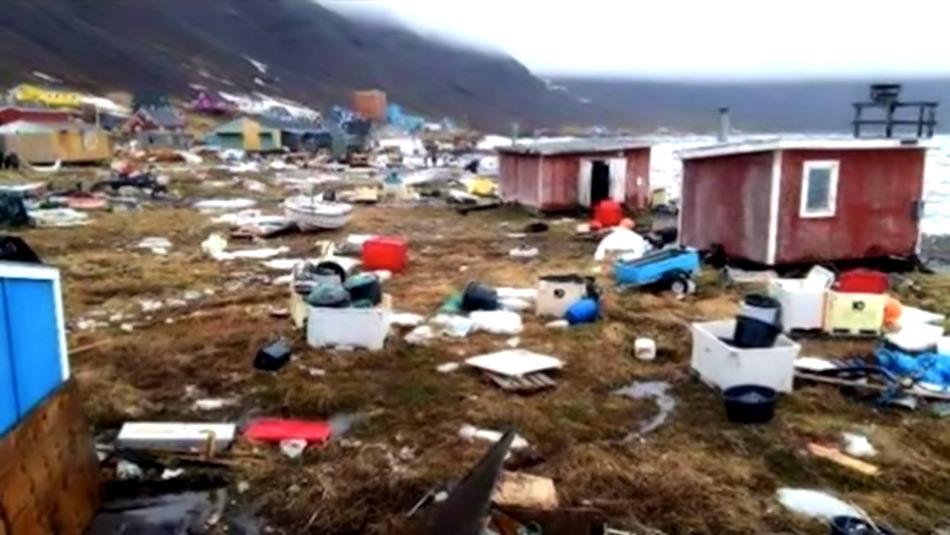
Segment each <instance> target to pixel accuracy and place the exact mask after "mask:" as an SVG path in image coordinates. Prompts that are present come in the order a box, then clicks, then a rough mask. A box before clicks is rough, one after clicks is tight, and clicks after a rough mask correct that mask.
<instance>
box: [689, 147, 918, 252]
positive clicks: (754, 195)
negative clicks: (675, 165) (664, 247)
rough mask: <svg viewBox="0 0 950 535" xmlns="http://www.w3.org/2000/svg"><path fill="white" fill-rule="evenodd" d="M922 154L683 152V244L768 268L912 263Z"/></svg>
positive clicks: (911, 150)
mask: <svg viewBox="0 0 950 535" xmlns="http://www.w3.org/2000/svg"><path fill="white" fill-rule="evenodd" d="M925 153H926V148H925V147H924V146H922V145H918V144H917V143H916V142H915V141H901V140H896V139H880V140H870V139H838V140H770V141H759V142H747V143H730V144H722V145H715V146H711V147H702V148H697V149H691V150H686V151H683V152H681V153H680V156H681V157H682V159H683V187H682V199H681V212H680V240H681V242H682V243H683V244H684V245H688V246H691V247H696V248H698V249H702V250H709V249H712V248H713V247H715V246H717V245H718V246H722V248H723V250H724V252H725V253H726V254H727V255H728V256H730V257H734V258H741V259H745V260H750V261H753V262H757V263H760V264H765V265H777V264H795V263H812V262H826V261H834V260H849V259H860V258H875V257H884V256H891V255H899V256H909V255H913V254H914V253H915V252H916V247H917V240H918V234H919V219H920V212H921V209H922V204H921V198H922V195H923V185H924V157H925Z"/></svg>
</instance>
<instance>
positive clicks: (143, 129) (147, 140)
mask: <svg viewBox="0 0 950 535" xmlns="http://www.w3.org/2000/svg"><path fill="white" fill-rule="evenodd" d="M123 130H124V131H125V132H126V133H128V134H130V135H131V136H132V137H133V139H135V141H137V142H138V144H139V146H140V147H142V148H144V149H155V148H166V149H184V148H187V147H188V144H189V138H188V135H187V134H186V133H185V119H184V117H182V116H181V114H180V113H178V111H177V110H175V109H174V108H172V107H171V106H164V107H158V108H139V110H138V111H136V112H135V114H134V115H132V117H130V118H129V120H128V121H126V123H125V125H124V126H123Z"/></svg>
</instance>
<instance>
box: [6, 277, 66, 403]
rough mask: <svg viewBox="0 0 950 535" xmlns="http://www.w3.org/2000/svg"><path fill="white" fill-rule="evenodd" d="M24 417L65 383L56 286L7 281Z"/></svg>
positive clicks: (19, 400)
mask: <svg viewBox="0 0 950 535" xmlns="http://www.w3.org/2000/svg"><path fill="white" fill-rule="evenodd" d="M3 293H4V298H5V300H6V307H7V312H8V314H7V325H8V326H9V328H10V348H11V352H12V355H13V358H12V360H13V377H14V381H15V383H16V396H17V405H18V406H19V411H20V416H21V417H22V416H24V415H26V414H27V413H29V412H30V410H32V409H33V408H34V407H35V406H36V405H38V404H39V403H40V402H41V401H43V399H44V398H46V396H48V395H49V394H51V393H52V392H53V391H54V390H56V388H57V387H59V385H60V383H62V381H63V379H62V378H63V370H62V365H61V363H60V359H59V325H58V323H57V321H56V296H55V295H54V291H53V282H52V281H47V280H32V279H6V280H5V281H4V285H3Z"/></svg>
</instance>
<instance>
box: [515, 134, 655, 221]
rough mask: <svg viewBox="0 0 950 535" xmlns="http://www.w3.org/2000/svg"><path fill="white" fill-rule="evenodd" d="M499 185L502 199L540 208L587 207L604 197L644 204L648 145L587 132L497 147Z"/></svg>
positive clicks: (647, 190)
mask: <svg viewBox="0 0 950 535" xmlns="http://www.w3.org/2000/svg"><path fill="white" fill-rule="evenodd" d="M498 153H499V162H498V169H499V186H500V187H499V191H500V194H501V198H502V199H503V200H504V201H506V202H514V203H517V204H520V205H522V206H526V207H530V208H533V209H535V210H538V211H542V212H552V211H561V210H572V209H576V208H577V207H584V208H590V207H593V206H596V205H597V203H598V202H600V201H602V200H604V199H612V200H615V201H617V202H619V203H621V204H624V205H625V206H626V207H627V208H628V209H631V210H640V209H645V208H647V206H648V203H649V196H650V145H649V144H647V143H644V142H642V141H637V140H631V139H618V138H590V139H577V140H571V141H561V142H538V143H532V144H524V145H520V144H519V145H512V146H509V147H499V148H498Z"/></svg>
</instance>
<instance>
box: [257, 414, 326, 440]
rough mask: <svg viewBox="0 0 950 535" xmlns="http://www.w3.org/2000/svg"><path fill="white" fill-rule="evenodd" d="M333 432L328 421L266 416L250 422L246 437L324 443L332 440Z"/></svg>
mask: <svg viewBox="0 0 950 535" xmlns="http://www.w3.org/2000/svg"><path fill="white" fill-rule="evenodd" d="M331 432H332V431H331V428H330V424H329V423H328V422H319V421H308V420H284V419H279V418H265V419H260V420H254V421H253V422H251V423H250V424H248V426H247V428H246V429H245V430H244V437H245V438H247V439H248V440H256V441H260V442H281V441H283V440H285V439H300V440H303V441H304V442H305V443H314V444H322V443H324V442H326V441H327V440H330V435H331Z"/></svg>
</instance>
